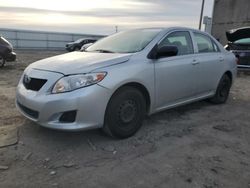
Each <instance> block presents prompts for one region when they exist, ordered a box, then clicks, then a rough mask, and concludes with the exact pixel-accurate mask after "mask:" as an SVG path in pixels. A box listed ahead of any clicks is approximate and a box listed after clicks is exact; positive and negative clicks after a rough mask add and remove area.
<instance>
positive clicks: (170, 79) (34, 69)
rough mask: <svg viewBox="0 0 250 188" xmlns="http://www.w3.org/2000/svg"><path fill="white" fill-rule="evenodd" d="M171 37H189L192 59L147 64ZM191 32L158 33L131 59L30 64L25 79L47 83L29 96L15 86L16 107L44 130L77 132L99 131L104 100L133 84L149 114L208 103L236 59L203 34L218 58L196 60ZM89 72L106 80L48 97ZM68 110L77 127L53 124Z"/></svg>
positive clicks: (86, 56) (84, 56)
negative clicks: (33, 114)
mask: <svg viewBox="0 0 250 188" xmlns="http://www.w3.org/2000/svg"><path fill="white" fill-rule="evenodd" d="M173 31H189V32H190V34H191V36H192V39H193V46H194V54H191V55H184V56H175V57H169V58H161V59H156V60H153V59H148V58H147V55H148V54H149V52H150V51H151V49H152V48H153V47H154V46H155V45H156V44H157V43H158V42H159V41H160V40H161V39H163V37H165V36H167V35H168V34H169V33H170V32H173ZM193 31H195V32H200V31H197V30H193V29H187V28H167V29H163V30H162V31H161V32H160V33H159V34H158V35H157V36H156V37H155V38H154V39H153V40H152V41H151V42H150V43H149V44H148V45H147V46H146V47H145V48H144V49H143V50H142V51H140V52H136V53H132V54H113V53H92V52H91V53H84V52H73V53H68V54H65V55H60V56H55V57H52V58H48V59H44V60H41V61H38V62H36V63H33V64H32V65H30V66H29V67H28V68H27V69H26V70H25V71H24V73H25V74H28V75H33V76H34V77H47V78H49V82H48V83H46V84H45V86H44V87H43V88H42V89H41V90H40V91H38V92H31V91H28V90H26V89H25V88H24V87H23V84H22V81H20V83H19V85H18V88H17V101H19V102H20V101H21V103H22V104H24V105H25V106H28V107H29V108H31V109H35V110H38V111H39V112H41V113H42V114H43V116H42V119H40V118H39V119H37V120H34V119H32V118H30V117H29V116H28V115H27V114H25V113H24V112H22V113H23V114H24V115H25V116H26V117H28V118H30V119H32V120H33V121H36V122H37V123H38V124H40V125H43V126H46V127H50V128H54V129H64V130H79V129H90V128H96V127H102V126H103V123H104V117H105V110H106V107H107V104H108V102H109V100H110V99H111V98H112V95H113V94H114V93H115V91H117V89H119V88H120V87H122V86H124V85H126V84H130V83H136V84H140V85H141V86H143V87H145V89H146V90H147V92H148V94H149V96H150V107H149V111H148V114H152V113H156V112H159V111H162V110H165V109H169V108H172V107H175V106H179V105H183V104H186V103H190V102H194V101H197V100H201V99H205V98H208V97H211V96H213V95H214V94H215V91H216V88H217V85H218V83H219V80H220V78H221V77H222V75H223V74H224V73H225V72H227V71H230V72H231V73H232V76H233V79H234V78H235V76H236V70H237V69H236V64H235V57H234V55H233V54H232V53H230V52H227V51H226V50H224V48H223V46H221V44H219V43H218V42H217V41H216V40H215V39H214V38H213V37H211V36H210V35H208V34H206V33H203V32H201V33H202V34H205V35H207V36H209V37H211V40H213V41H214V42H215V43H216V44H217V45H218V47H219V49H220V52H216V53H207V54H199V53H198V50H197V44H196V42H195V41H194V37H193V35H192V32H193ZM88 72H107V76H106V77H105V79H103V80H102V81H101V82H99V83H98V84H96V85H93V86H89V87H85V88H81V89H78V90H75V91H72V92H68V93H61V94H51V93H50V92H51V87H52V86H53V85H54V84H55V82H56V80H58V79H59V78H60V77H63V75H68V74H77V73H88ZM21 80H22V78H21ZM71 109H77V110H78V115H77V120H76V122H74V123H71V124H63V123H60V122H58V121H57V117H58V114H60V113H61V112H63V111H67V110H71ZM19 110H20V111H22V110H21V109H20V108H19Z"/></svg>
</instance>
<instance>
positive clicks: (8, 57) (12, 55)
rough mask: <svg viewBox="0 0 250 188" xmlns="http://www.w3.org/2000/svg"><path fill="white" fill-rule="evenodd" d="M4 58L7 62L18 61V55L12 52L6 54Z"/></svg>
mask: <svg viewBox="0 0 250 188" xmlns="http://www.w3.org/2000/svg"><path fill="white" fill-rule="evenodd" d="M4 58H5V60H6V61H16V53H15V52H10V53H8V54H6V55H5V57H4Z"/></svg>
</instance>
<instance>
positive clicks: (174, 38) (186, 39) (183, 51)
mask: <svg viewBox="0 0 250 188" xmlns="http://www.w3.org/2000/svg"><path fill="white" fill-rule="evenodd" d="M161 46H176V47H177V48H178V54H177V55H187V54H193V53H194V49H193V44H192V39H191V37H190V34H189V32H187V31H175V32H173V33H170V34H169V35H168V36H167V37H166V38H164V39H163V40H162V41H161V43H160V44H159V47H161Z"/></svg>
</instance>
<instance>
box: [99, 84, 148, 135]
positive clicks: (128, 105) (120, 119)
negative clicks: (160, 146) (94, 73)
mask: <svg viewBox="0 0 250 188" xmlns="http://www.w3.org/2000/svg"><path fill="white" fill-rule="evenodd" d="M145 114H146V101H145V98H144V96H143V95H142V93H141V92H140V91H139V90H137V89H135V88H133V87H128V86H126V87H123V88H121V89H119V90H118V91H117V92H116V93H115V94H114V95H113V96H112V97H111V99H110V101H109V104H108V106H107V110H106V114H105V122H104V127H103V130H104V132H105V133H107V134H108V135H110V136H113V137H117V138H127V137H130V136H132V135H134V134H135V133H136V132H137V131H138V130H139V128H140V127H141V125H142V122H143V119H144V116H145Z"/></svg>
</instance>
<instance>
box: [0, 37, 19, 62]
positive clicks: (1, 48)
mask: <svg viewBox="0 0 250 188" xmlns="http://www.w3.org/2000/svg"><path fill="white" fill-rule="evenodd" d="M15 60H16V53H15V52H13V47H12V45H11V44H10V43H9V42H8V41H7V40H6V39H5V38H3V37H1V36H0V67H3V66H4V64H5V62H6V61H15Z"/></svg>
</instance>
